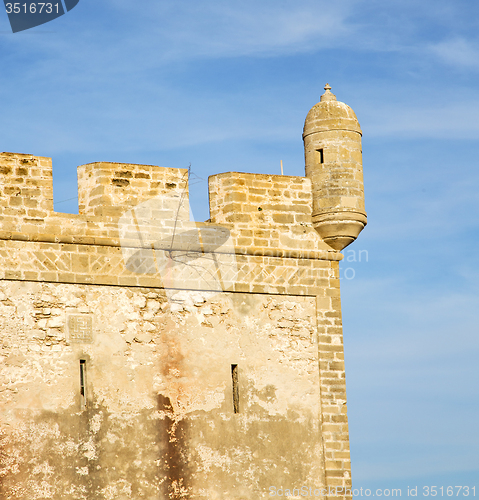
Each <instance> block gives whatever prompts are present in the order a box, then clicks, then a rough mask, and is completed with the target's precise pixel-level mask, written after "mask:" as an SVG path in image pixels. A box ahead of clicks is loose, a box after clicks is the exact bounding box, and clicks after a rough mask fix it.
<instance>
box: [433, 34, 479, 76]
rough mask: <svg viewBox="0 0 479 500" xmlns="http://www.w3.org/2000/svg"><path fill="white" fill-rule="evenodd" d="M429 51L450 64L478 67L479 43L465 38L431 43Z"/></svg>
mask: <svg viewBox="0 0 479 500" xmlns="http://www.w3.org/2000/svg"><path fill="white" fill-rule="evenodd" d="M429 50H430V52H431V53H432V54H433V55H435V56H436V57H437V58H438V59H440V60H442V61H443V62H445V63H447V64H450V65H452V66H458V67H463V68H466V69H475V70H477V69H479V43H478V42H477V41H473V40H467V39H465V38H453V39H449V40H444V41H442V42H439V43H436V44H431V45H430V46H429Z"/></svg>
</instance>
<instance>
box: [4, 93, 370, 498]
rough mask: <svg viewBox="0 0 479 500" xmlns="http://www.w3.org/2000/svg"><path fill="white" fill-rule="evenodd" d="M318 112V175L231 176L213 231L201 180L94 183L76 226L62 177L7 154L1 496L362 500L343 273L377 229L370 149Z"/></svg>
mask: <svg viewBox="0 0 479 500" xmlns="http://www.w3.org/2000/svg"><path fill="white" fill-rule="evenodd" d="M321 99H322V100H321V102H320V103H318V104H317V105H316V106H315V107H313V109H312V110H311V111H310V114H309V115H308V118H307V120H306V124H305V135H304V140H305V156H306V177H292V176H281V175H260V174H248V173H237V172H229V173H224V174H218V175H214V176H212V177H210V179H209V200H210V217H211V218H210V220H209V221H207V222H204V223H195V222H192V221H189V219H188V217H189V210H188V175H187V174H188V172H187V170H184V169H173V168H160V167H156V166H148V165H133V164H118V163H92V164H88V165H83V166H81V167H79V168H78V188H79V209H80V213H79V214H78V215H72V214H62V213H57V212H54V211H53V195H52V169H51V160H50V159H48V158H43V157H36V156H31V155H22V154H12V153H2V154H0V214H1V222H0V262H1V266H0V321H1V327H0V338H1V341H2V350H1V351H0V360H1V364H0V380H1V386H0V408H1V409H2V411H1V413H0V497H1V498H5V499H22V500H23V499H25V500H26V499H29V500H34V499H44V498H52V499H71V500H73V499H75V500H76V499H88V500H93V499H115V500H117V499H130V498H132V499H140V498H145V499H163V498H165V499H167V498H171V499H180V498H181V499H208V500H213V499H220V498H221V499H224V498H228V499H238V500H239V499H242V500H246V499H248V500H249V499H259V498H271V497H272V496H271V492H272V491H274V489H279V488H290V489H291V491H292V489H293V488H301V487H306V488H312V490H313V491H314V490H320V489H323V488H327V487H333V488H334V487H343V488H350V487H351V475H350V458H349V436H348V426H347V412H346V407H347V406H346V392H345V389H346V387H345V371H344V351H343V342H342V326H341V305H340V293H339V261H340V260H341V258H342V256H341V254H340V250H341V249H342V248H343V247H344V246H345V245H347V244H349V243H351V242H352V241H354V239H355V238H356V237H357V235H358V233H359V231H360V230H361V229H362V228H363V227H364V225H365V223H366V219H365V212H364V199H363V192H362V165H361V156H360V152H361V147H360V144H361V143H360V138H361V131H360V128H359V124H357V120H356V119H355V115H354V113H353V112H352V110H351V109H350V108H349V107H348V106H346V105H344V104H343V103H339V102H337V101H336V100H335V97H334V96H333V94H331V92H330V90H329V88H326V93H325V94H324V95H323V96H322V98H321ZM348 120H349V121H348ZM349 129H351V130H349ZM272 488H273V489H272ZM346 496H349V495H346Z"/></svg>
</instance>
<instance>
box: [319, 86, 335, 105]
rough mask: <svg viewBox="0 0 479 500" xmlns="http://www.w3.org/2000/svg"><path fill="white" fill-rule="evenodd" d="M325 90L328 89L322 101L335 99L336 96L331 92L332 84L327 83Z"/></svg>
mask: <svg viewBox="0 0 479 500" xmlns="http://www.w3.org/2000/svg"><path fill="white" fill-rule="evenodd" d="M324 90H325V91H326V92H325V93H324V94H323V95H322V96H321V102H323V101H335V100H336V96H335V95H334V94H333V93H332V92H331V85H329V83H327V84H326V85H325V86H324Z"/></svg>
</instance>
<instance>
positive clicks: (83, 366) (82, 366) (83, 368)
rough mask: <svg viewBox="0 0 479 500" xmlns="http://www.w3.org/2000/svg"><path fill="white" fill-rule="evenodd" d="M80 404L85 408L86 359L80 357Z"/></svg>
mask: <svg viewBox="0 0 479 500" xmlns="http://www.w3.org/2000/svg"><path fill="white" fill-rule="evenodd" d="M80 406H81V408H82V409H84V408H86V360H84V359H80Z"/></svg>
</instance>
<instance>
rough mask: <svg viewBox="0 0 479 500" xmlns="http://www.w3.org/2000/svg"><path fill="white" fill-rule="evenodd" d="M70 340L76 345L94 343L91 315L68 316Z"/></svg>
mask: <svg viewBox="0 0 479 500" xmlns="http://www.w3.org/2000/svg"><path fill="white" fill-rule="evenodd" d="M67 325H68V340H69V341H70V342H72V343H75V344H91V343H92V342H93V327H92V317H91V316H90V315H89V314H69V315H68V316H67Z"/></svg>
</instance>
